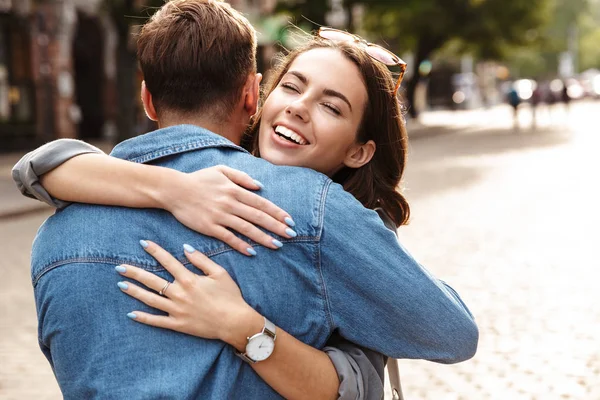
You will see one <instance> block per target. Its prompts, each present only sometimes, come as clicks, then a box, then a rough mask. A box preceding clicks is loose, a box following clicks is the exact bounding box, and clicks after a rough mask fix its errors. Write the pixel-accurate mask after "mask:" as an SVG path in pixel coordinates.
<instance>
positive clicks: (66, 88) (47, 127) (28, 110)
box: [0, 0, 287, 152]
mask: <svg viewBox="0 0 600 400" xmlns="http://www.w3.org/2000/svg"><path fill="white" fill-rule="evenodd" d="M138 1H139V0H138ZM139 2H140V3H142V1H139ZM229 2H230V3H231V5H232V6H233V7H234V8H236V9H238V10H240V11H241V12H242V13H244V14H245V15H246V16H247V17H248V18H249V20H250V21H251V22H252V23H253V24H254V25H255V26H256V28H257V30H258V32H259V35H258V41H259V49H258V52H259V53H258V62H259V70H260V71H266V70H268V69H269V68H270V66H271V59H272V57H273V55H274V54H275V52H276V51H277V50H278V48H277V46H276V45H274V43H276V42H278V41H281V39H282V35H283V34H284V33H282V32H284V30H285V29H284V28H285V26H286V24H287V19H286V18H285V17H277V16H273V15H272V14H273V11H274V9H275V6H276V4H277V0H230V1H229ZM102 3H103V1H102V0H39V1H33V0H0V152H7V151H15V150H25V149H30V148H33V147H35V146H37V145H39V144H41V143H44V142H47V141H50V140H53V139H56V138H61V137H72V138H81V139H86V140H90V139H91V140H93V139H100V138H109V139H114V138H115V137H116V128H115V125H116V124H115V121H116V118H117V110H116V107H117V106H116V104H117V101H116V100H117V84H116V80H117V75H118V71H117V65H118V64H117V62H116V51H117V41H118V39H117V37H118V35H117V33H116V28H115V27H114V26H113V24H112V21H111V19H110V18H109V16H107V15H106V13H105V12H104V9H103V7H102ZM131 46H134V44H133V42H132V43H131ZM138 78H139V76H138ZM137 97H139V96H136V99H137ZM137 111H138V113H139V114H140V116H139V118H138V122H137V124H138V127H137V129H136V132H135V133H140V132H144V131H146V130H147V129H149V128H150V127H149V125H148V124H147V123H146V121H145V117H144V116H143V113H142V112H141V106H139V105H138V110H137Z"/></svg>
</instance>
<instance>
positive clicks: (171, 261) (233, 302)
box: [115, 241, 264, 351]
mask: <svg viewBox="0 0 600 400" xmlns="http://www.w3.org/2000/svg"><path fill="white" fill-rule="evenodd" d="M140 243H141V244H142V246H143V247H144V248H145V250H146V251H147V252H148V253H150V254H151V255H152V256H153V257H154V258H155V259H156V260H157V261H158V262H159V263H160V264H161V265H162V266H163V267H164V268H165V269H166V270H167V271H169V272H170V273H171V275H173V277H174V278H175V280H174V282H172V283H171V284H170V285H168V286H165V285H166V284H167V282H168V281H166V280H164V279H163V278H160V277H159V276H157V275H155V274H153V273H151V272H148V271H145V270H143V269H141V268H137V267H133V266H131V265H119V266H117V267H116V268H115V269H116V270H117V272H119V273H120V274H121V275H123V276H125V277H127V278H130V279H133V280H135V281H137V282H139V283H141V284H143V285H144V286H146V287H148V288H150V289H153V290H154V291H156V292H159V293H161V292H162V293H163V294H162V295H159V294H156V293H153V292H151V291H148V290H145V289H143V288H141V287H140V286H137V285H134V284H132V283H130V282H127V283H126V282H119V288H121V290H122V291H123V292H124V293H126V294H128V295H130V296H132V297H134V298H136V299H138V300H140V301H141V302H142V303H145V304H147V305H148V306H150V307H153V308H157V309H159V310H161V311H164V312H166V313H167V314H168V315H167V316H164V315H153V314H148V313H145V312H140V311H133V312H131V313H129V314H127V315H128V316H129V317H130V318H132V319H134V320H135V321H137V322H141V323H143V324H147V325H152V326H156V327H159V328H166V329H171V330H174V331H177V332H182V333H186V334H189V335H193V336H198V337H202V338H205V339H220V340H223V341H224V342H226V343H229V344H231V345H232V346H234V347H236V348H237V349H238V350H240V351H241V350H243V349H244V348H245V346H246V342H247V339H246V338H247V337H248V336H252V335H253V334H254V333H256V332H260V330H261V329H262V327H263V324H264V322H263V321H264V320H263V317H261V316H260V314H258V313H257V312H256V311H255V310H254V309H252V307H250V306H249V305H248V304H247V303H246V302H245V301H244V299H243V297H242V293H241V292H240V289H239V287H238V286H237V285H236V283H235V282H234V281H233V279H231V276H230V275H229V274H228V273H227V271H226V270H225V269H223V268H222V267H221V266H219V265H218V264H215V263H214V262H213V261H211V260H210V259H209V258H208V257H206V256H205V255H203V254H202V253H200V252H199V251H196V250H194V248H192V247H191V246H189V245H184V249H185V255H186V257H187V258H188V260H190V262H191V263H192V264H193V265H194V266H195V267H197V268H198V269H200V270H201V271H202V272H204V276H203V275H198V274H195V273H193V272H190V271H188V270H187V269H186V268H185V267H184V266H183V265H182V264H181V263H180V262H179V261H177V260H176V259H175V257H173V256H172V255H171V254H169V253H168V252H167V251H165V250H164V249H162V248H161V247H160V246H158V245H157V244H155V243H152V242H150V241H141V242H140Z"/></svg>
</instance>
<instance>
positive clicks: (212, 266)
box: [183, 244, 225, 276]
mask: <svg viewBox="0 0 600 400" xmlns="http://www.w3.org/2000/svg"><path fill="white" fill-rule="evenodd" d="M183 248H184V250H185V256H186V257H187V259H188V260H190V262H191V263H192V265H194V267H196V268H198V269H199V270H200V271H202V272H204V275H206V276H209V275H215V274H218V273H220V272H223V271H225V269H224V268H223V267H221V266H220V265H219V264H217V263H215V262H214V261H213V260H211V259H210V258H208V257H206V256H205V255H204V254H202V253H200V252H199V251H196V249H194V248H193V247H192V246H190V245H189V244H185V245H183Z"/></svg>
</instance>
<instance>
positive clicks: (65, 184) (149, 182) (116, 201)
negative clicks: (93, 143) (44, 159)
mask: <svg viewBox="0 0 600 400" xmlns="http://www.w3.org/2000/svg"><path fill="white" fill-rule="evenodd" d="M180 175H183V173H181V172H178V171H175V170H172V169H169V168H163V167H156V166H149V165H144V164H137V163H133V162H129V161H125V160H121V159H118V158H114V157H110V156H108V155H103V154H82V155H79V156H77V157H73V158H71V159H70V160H68V161H66V162H65V163H63V164H62V165H60V166H58V167H57V168H55V169H53V170H52V171H50V172H48V173H46V174H44V175H42V176H41V179H40V181H41V183H42V185H43V186H44V188H45V189H46V190H47V191H48V193H50V195H51V196H52V197H55V198H57V199H61V200H65V201H71V202H78V203H92V204H105V205H120V206H124V207H135V208H162V206H161V202H160V200H159V199H160V195H161V193H162V192H161V191H160V190H159V188H161V187H162V184H163V183H164V184H167V183H172V182H173V181H175V180H177V179H178V177H179V176H180ZM163 192H164V191H163Z"/></svg>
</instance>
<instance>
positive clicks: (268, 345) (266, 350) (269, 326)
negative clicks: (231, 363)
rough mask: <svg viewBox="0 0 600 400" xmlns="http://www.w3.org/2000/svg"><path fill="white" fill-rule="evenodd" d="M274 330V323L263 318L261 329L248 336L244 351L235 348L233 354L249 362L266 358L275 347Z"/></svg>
mask: <svg viewBox="0 0 600 400" xmlns="http://www.w3.org/2000/svg"><path fill="white" fill-rule="evenodd" d="M263 318H265V317H263ZM275 331H276V328H275V324H274V323H272V322H271V321H269V320H268V319H266V318H265V326H264V327H263V329H262V331H260V332H259V333H257V334H256V335H254V336H251V337H249V338H248V343H247V344H246V352H245V353H241V352H239V351H237V350H236V351H235V354H236V355H237V356H238V357H240V358H241V359H242V360H244V361H246V362H247V363H250V364H254V363H256V362H259V361H264V360H266V359H267V358H269V356H270V355H271V354H273V350H274V349H275V338H277V335H276V334H275Z"/></svg>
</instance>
